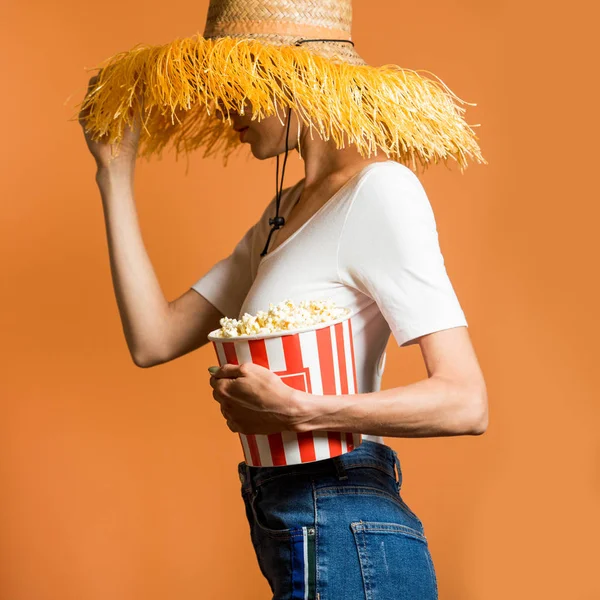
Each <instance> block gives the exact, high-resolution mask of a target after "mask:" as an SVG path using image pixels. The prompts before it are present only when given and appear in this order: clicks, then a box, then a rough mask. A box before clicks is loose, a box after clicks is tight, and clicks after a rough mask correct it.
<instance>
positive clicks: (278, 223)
mask: <svg viewBox="0 0 600 600" xmlns="http://www.w3.org/2000/svg"><path fill="white" fill-rule="evenodd" d="M305 42H347V43H349V44H352V46H354V42H353V41H352V40H331V39H322V38H321V39H300V40H297V41H296V43H295V45H296V46H300V45H301V44H304V43H305ZM291 116H292V109H291V108H289V109H288V121H287V130H286V133H285V157H284V159H283V167H282V169H281V184H279V154H278V155H277V171H276V173H275V195H276V199H275V207H276V208H275V218H274V219H269V225H271V231H269V237H268V238H267V243H266V244H265V249H264V250H263V251H262V252H261V254H260V255H261V256H266V254H267V251H268V249H269V242H270V241H271V237H272V235H273V232H274V231H276V230H277V229H281V228H282V227H283V226H284V225H285V219H284V218H283V217H281V216H279V205H280V203H281V193H282V192H283V178H284V175H285V163H286V162H287V157H288V136H289V133H290V121H291Z"/></svg>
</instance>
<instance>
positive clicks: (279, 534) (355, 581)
mask: <svg viewBox="0 0 600 600" xmlns="http://www.w3.org/2000/svg"><path fill="white" fill-rule="evenodd" d="M238 471H239V475H240V480H241V482H242V489H241V492H242V497H243V499H244V503H245V507H246V515H247V518H248V522H249V525H250V535H251V539H252V543H253V546H254V549H255V551H256V556H257V560H258V563H259V567H260V569H261V571H262V573H263V575H264V576H265V577H266V579H267V580H268V582H269V584H270V586H271V589H272V591H273V598H274V599H278V600H283V599H295V598H302V599H303V600H307V599H310V598H315V599H316V598H317V597H318V600H328V599H329V600H334V599H337V598H346V597H348V598H361V597H362V598H366V599H373V600H375V599H383V598H389V597H394V598H399V599H403V598H415V597H417V598H421V599H423V600H429V599H431V600H433V599H435V598H437V585H436V583H437V582H436V577H435V571H434V567H433V564H432V561H431V556H430V553H429V548H428V544H427V538H426V537H425V534H424V528H423V524H422V522H421V521H420V519H419V518H418V517H417V515H416V514H415V513H414V512H413V511H412V510H411V509H410V508H409V507H408V505H407V504H406V503H405V502H404V500H403V499H402V497H401V494H400V488H401V483H402V474H401V470H400V463H399V460H398V456H397V454H396V452H395V451H394V450H393V449H392V448H390V447H389V446H385V445H382V444H378V443H376V442H371V441H364V442H363V443H362V444H361V445H360V446H359V447H358V448H356V449H355V450H353V451H352V452H349V453H347V454H344V455H341V456H338V457H335V458H332V459H327V460H323V461H317V462H315V463H305V464H302V465H290V466H288V467H249V466H248V465H246V463H240V464H239V465H238ZM317 595H318V596H317Z"/></svg>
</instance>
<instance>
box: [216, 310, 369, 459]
mask: <svg viewBox="0 0 600 600" xmlns="http://www.w3.org/2000/svg"><path fill="white" fill-rule="evenodd" d="M217 331H218V330H217ZM215 333H216V331H214V332H211V334H210V335H209V336H208V339H209V340H210V341H211V342H212V344H213V347H214V349H215V352H216V353H217V357H218V360H219V366H223V365H224V364H226V363H228V364H232V365H238V364H242V363H248V362H252V363H255V364H258V365H261V366H263V367H265V368H267V369H270V370H271V371H273V372H274V373H275V374H276V375H279V377H281V379H282V381H283V382H284V383H286V384H287V385H289V386H290V387H292V388H294V389H297V390H301V391H303V392H308V393H309V394H317V395H340V394H343V395H346V394H356V393H357V391H356V390H357V384H356V362H355V359H354V343H353V338H352V319H351V316H350V314H348V315H346V316H344V317H343V318H342V319H338V320H336V321H330V322H329V323H323V324H319V325H317V326H315V327H312V328H310V329H308V328H307V329H302V330H297V331H296V332H294V333H286V332H281V333H271V334H264V335H252V336H240V337H235V338H222V337H220V336H216V335H214V334H215ZM239 436H240V440H241V442H242V448H243V451H244V458H245V461H246V463H247V464H248V465H249V466H251V467H276V466H283V465H294V464H301V463H309V462H315V461H317V460H324V459H327V458H333V457H334V456H339V455H340V454H345V453H346V452H350V451H351V450H354V448H356V447H357V446H359V445H360V444H361V443H362V435H361V434H360V433H341V432H338V431H307V432H299V433H295V432H292V431H282V432H280V433H271V434H268V435H261V434H251V435H246V434H243V433H240V434H239Z"/></svg>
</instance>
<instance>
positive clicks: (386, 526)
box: [362, 521, 427, 542]
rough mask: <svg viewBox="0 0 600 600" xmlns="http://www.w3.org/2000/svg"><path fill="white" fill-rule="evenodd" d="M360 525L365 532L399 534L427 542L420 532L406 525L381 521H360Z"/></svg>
mask: <svg viewBox="0 0 600 600" xmlns="http://www.w3.org/2000/svg"><path fill="white" fill-rule="evenodd" d="M362 524H363V529H364V530H365V531H367V532H369V531H378V532H384V533H385V532H387V533H401V534H403V535H410V536H413V537H417V538H418V539H419V540H421V541H423V542H427V538H426V537H425V536H424V535H423V534H422V533H421V532H420V531H417V530H416V529H413V528H412V527H409V526H408V525H403V524H402V523H385V522H383V521H362Z"/></svg>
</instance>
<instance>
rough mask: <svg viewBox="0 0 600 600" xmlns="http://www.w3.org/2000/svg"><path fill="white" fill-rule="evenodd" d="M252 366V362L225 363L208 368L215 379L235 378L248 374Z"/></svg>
mask: <svg viewBox="0 0 600 600" xmlns="http://www.w3.org/2000/svg"><path fill="white" fill-rule="evenodd" d="M253 367H254V365H253V364H252V363H242V364H241V365H230V364H225V365H223V366H222V367H220V368H219V367H210V368H209V369H208V370H209V371H210V373H211V374H212V376H213V377H216V378H217V379H236V378H238V377H245V376H247V375H249V374H250V373H251V372H252V368H253Z"/></svg>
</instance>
